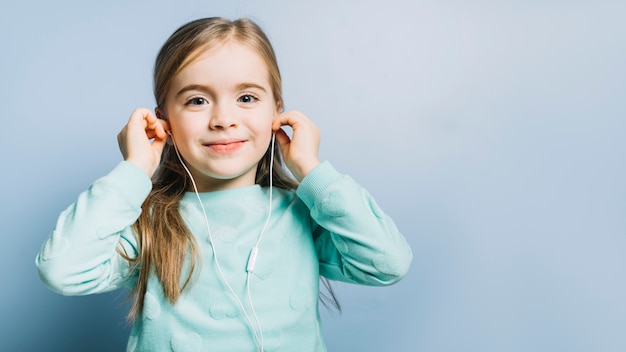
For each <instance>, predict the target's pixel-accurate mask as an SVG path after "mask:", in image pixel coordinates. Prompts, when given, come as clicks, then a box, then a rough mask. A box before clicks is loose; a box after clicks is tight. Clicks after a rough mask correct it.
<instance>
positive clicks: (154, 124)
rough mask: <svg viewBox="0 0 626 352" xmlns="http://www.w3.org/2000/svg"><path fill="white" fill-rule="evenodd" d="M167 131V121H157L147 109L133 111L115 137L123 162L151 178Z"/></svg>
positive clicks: (161, 151) (157, 163) (158, 160)
mask: <svg viewBox="0 0 626 352" xmlns="http://www.w3.org/2000/svg"><path fill="white" fill-rule="evenodd" d="M167 130H169V124H168V123H167V121H165V120H161V119H158V118H157V117H156V116H155V115H154V114H153V113H152V111H150V110H149V109H144V108H139V109H135V111H133V113H132V114H131V115H130V119H129V120H128V123H127V124H126V126H124V128H122V130H121V131H120V133H118V135H117V143H118V144H119V147H120V151H121V152H122V156H123V157H124V160H126V161H128V162H131V163H133V164H135V165H137V166H139V167H140V168H141V169H142V170H144V171H145V172H146V174H148V177H152V174H154V172H155V171H156V169H157V167H158V166H159V162H160V161H161V154H162V153H163V147H165V143H166V142H167V137H168V135H167Z"/></svg>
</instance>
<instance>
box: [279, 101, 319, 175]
mask: <svg viewBox="0 0 626 352" xmlns="http://www.w3.org/2000/svg"><path fill="white" fill-rule="evenodd" d="M281 126H291V128H292V129H293V136H292V138H289V136H288V135H287V133H286V132H285V131H284V130H283V129H282V128H281ZM272 130H273V131H275V132H276V140H277V141H278V145H279V146H280V149H281V151H282V152H283V158H284V159H285V164H286V165H287V167H288V168H289V171H291V173H292V174H293V175H294V176H295V177H296V179H297V180H298V181H302V179H303V178H304V177H305V176H306V175H307V174H308V173H309V172H310V171H311V170H313V169H314V168H315V167H316V166H317V165H319V163H320V161H319V159H318V157H317V154H318V151H319V146H320V132H319V129H318V128H317V126H315V124H314V123H313V122H312V121H311V120H309V118H308V117H306V116H305V115H304V114H303V113H301V112H299V111H296V110H290V111H287V112H284V113H282V114H280V115H279V116H277V117H276V118H275V119H274V122H272Z"/></svg>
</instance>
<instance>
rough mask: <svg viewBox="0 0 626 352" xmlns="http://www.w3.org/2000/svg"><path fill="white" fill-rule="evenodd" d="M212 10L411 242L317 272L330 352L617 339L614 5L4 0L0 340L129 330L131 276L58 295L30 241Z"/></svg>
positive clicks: (85, 344)
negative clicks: (328, 285)
mask: <svg viewBox="0 0 626 352" xmlns="http://www.w3.org/2000/svg"><path fill="white" fill-rule="evenodd" d="M213 15H220V16H225V17H229V18H235V17H240V16H245V17H251V18H252V19H254V20H256V21H257V22H258V23H259V24H260V25H261V26H262V27H263V28H264V29H265V30H266V31H267V33H268V35H269V36H270V38H271V40H272V41H273V43H274V45H275V49H276V51H277V54H278V58H279V64H280V66H281V70H282V74H283V78H284V90H285V99H286V105H287V109H298V110H301V111H303V112H304V113H306V114H307V115H308V116H309V117H310V118H312V119H313V120H314V121H315V122H316V123H317V124H318V126H319V127H320V129H321V132H322V146H321V150H320V154H321V157H322V158H323V159H329V160H331V162H332V163H333V164H334V165H335V167H336V168H337V169H339V170H340V171H342V172H344V173H348V174H350V175H352V176H353V178H355V179H356V180H357V181H358V182H360V183H361V184H362V185H364V186H365V187H366V188H367V189H368V190H369V191H370V192H371V193H372V194H373V195H374V196H375V198H376V199H377V200H378V202H379V204H380V205H381V206H382V207H383V209H385V210H386V212H387V213H388V214H390V215H391V216H392V217H393V218H394V219H395V220H396V222H397V224H398V226H399V228H400V229H401V230H402V232H403V233H404V234H405V235H406V237H407V239H408V240H409V242H410V244H411V246H412V248H413V252H414V257H415V259H414V261H413V264H412V267H411V271H410V272H409V274H408V276H407V277H406V278H405V279H404V280H403V281H401V282H400V283H399V284H397V285H395V286H391V287H386V288H372V287H360V286H353V285H347V284H336V285H335V286H336V289H337V291H338V294H339V298H340V299H341V301H342V303H343V306H344V312H343V314H341V315H340V314H338V313H336V312H332V311H330V312H329V311H325V310H323V311H322V315H323V320H324V330H325V336H326V339H327V344H328V348H329V350H330V351H437V352H440V351H626V284H625V282H626V253H625V251H626V185H625V180H626V166H625V161H626V139H625V138H624V137H623V135H624V131H625V128H626V120H625V113H626V97H625V95H626V94H625V93H626V68H625V62H626V35H625V34H626V22H625V21H624V17H625V15H626V3H625V2H623V1H583V0H581V1H577V0H571V1H550V0H547V1H504V0H503V1H490V0H482V1H480V0H478V1H462V0H450V1H435V0H419V1H400V0H387V1H380V2H376V1H355V0H352V1H342V2H339V1H330V0H328V1H301V2H295V1H228V2H226V1H223V2H218V1H189V0H188V1H171V2H166V1H139V0H138V1H116V0H112V1H106V2H100V3H98V2H93V3H91V2H86V1H72V0H59V1H54V2H44V1H41V2H37V1H33V0H27V1H19V2H18V1H13V2H3V3H2V5H0V60H1V63H2V64H1V65H0V77H1V78H0V102H1V107H0V113H1V116H2V117H1V119H2V125H1V127H2V128H1V129H2V138H1V139H0V143H1V147H2V153H1V154H0V157H1V158H2V160H1V164H2V172H1V173H0V175H1V177H2V180H1V181H2V182H0V187H1V189H0V191H1V194H2V207H3V211H2V212H1V213H0V216H1V217H2V218H1V219H0V220H1V221H0V270H1V285H2V288H1V289H0V305H1V306H0V312H1V313H0V341H1V343H0V349H1V350H3V351H87V350H89V351H120V350H123V349H124V348H125V344H126V339H127V336H128V333H129V327H128V326H127V325H125V322H124V316H125V314H126V306H125V304H124V299H125V297H126V294H127V292H114V293H110V294H103V295H96V296H89V297H63V296H60V295H57V294H55V293H53V292H51V291H49V290H47V289H46V288H45V287H44V286H43V285H42V284H41V283H40V281H39V279H38V276H37V272H36V268H35V265H34V258H35V255H36V253H37V252H38V250H39V247H40V246H41V244H42V243H43V241H44V239H45V238H46V237H47V236H48V235H49V233H50V231H51V230H52V228H53V227H54V223H55V220H56V217H57V216H58V214H59V213H60V212H61V211H62V210H63V209H64V208H66V207H67V206H68V205H69V204H70V203H71V202H73V200H74V199H75V198H76V196H77V195H78V193H79V192H80V191H82V190H83V189H85V188H87V187H88V186H89V184H90V183H91V182H92V181H94V180H95V179H96V178H98V177H100V176H102V175H104V174H106V173H107V172H108V171H109V170H110V169H111V168H112V167H113V166H114V165H115V164H116V163H117V162H119V161H120V160H121V156H120V154H119V152H118V148H117V141H116V135H117V132H118V131H119V130H120V129H121V128H122V127H123V125H124V124H125V122H126V121H127V119H128V116H129V115H130V113H131V112H132V110H133V109H134V108H135V107H139V106H142V107H149V108H152V107H153V106H154V102H153V98H152V96H151V70H152V66H153V60H154V57H155V55H156V53H157V50H158V49H159V47H160V45H161V44H162V43H163V41H164V40H165V39H166V38H167V36H169V34H170V33H171V32H172V31H174V30H175V29H176V28H177V27H178V26H180V25H182V24H183V23H185V22H187V21H190V20H193V19H196V18H198V17H206V16H213Z"/></svg>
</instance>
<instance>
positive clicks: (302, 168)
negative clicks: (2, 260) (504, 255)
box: [37, 18, 412, 352]
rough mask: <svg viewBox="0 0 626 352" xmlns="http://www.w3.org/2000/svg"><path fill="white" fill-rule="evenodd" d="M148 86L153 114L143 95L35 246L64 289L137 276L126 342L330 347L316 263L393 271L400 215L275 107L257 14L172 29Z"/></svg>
mask: <svg viewBox="0 0 626 352" xmlns="http://www.w3.org/2000/svg"><path fill="white" fill-rule="evenodd" d="M154 95H155V99H156V103H157V107H156V109H155V110H154V112H155V113H153V112H152V111H151V110H149V109H143V108H140V109H136V110H135V111H134V112H133V113H132V114H131V116H130V119H129V120H128V123H127V124H126V126H124V128H123V129H122V130H121V132H120V133H119V135H118V142H119V146H120V150H121V152H122V155H123V157H124V160H123V161H121V162H120V163H119V164H118V165H117V166H116V167H115V168H114V169H113V170H112V171H111V172H110V173H109V174H108V175H106V176H104V177H102V178H100V179H98V180H97V181H95V182H94V183H93V184H92V186H91V187H90V188H89V189H88V190H86V191H85V192H83V193H81V194H80V195H79V197H78V199H77V201H76V202H75V203H74V204H72V205H71V206H70V207H69V208H68V209H66V210H65V211H64V212H63V213H61V215H60V216H59V219H58V222H57V225H56V228H55V229H54V231H53V232H52V234H51V235H50V237H49V238H48V240H47V241H46V242H45V243H44V245H43V247H42V249H41V252H40V253H39V255H38V256H37V267H38V269H39V273H40V276H41V279H42V281H43V282H44V283H45V284H46V285H47V286H48V287H50V288H51V289H52V290H54V291H56V292H59V293H61V294H65V295H86V294H93V293H99V292H106V291H110V290H113V289H117V288H120V287H129V288H131V289H132V292H133V295H134V296H133V297H134V304H133V307H132V310H131V312H130V314H129V315H130V318H131V319H132V320H133V321H134V325H133V329H132V332H131V336H130V338H129V341H128V347H127V350H128V351H172V350H173V351H205V350H211V351H238V352H239V351H255V350H256V351H325V350H326V348H325V346H324V342H323V338H322V336H321V327H320V318H319V313H318V302H319V292H320V291H319V283H320V278H322V280H321V281H322V282H323V283H327V281H325V280H328V279H329V280H339V281H344V282H350V283H356V284H364V285H389V284H393V283H395V282H397V281H398V280H400V279H401V278H402V277H403V276H404V275H405V274H406V273H407V271H408V268H409V265H410V262H411V259H412V255H411V250H410V248H409V246H408V245H407V242H406V241H405V239H404V237H403V236H402V235H401V234H400V232H399V231H398V229H397V228H396V226H395V224H394V223H393V221H392V220H391V219H390V218H389V217H388V216H387V215H386V214H385V213H384V212H383V211H382V210H381V209H380V208H379V206H378V205H377V204H376V202H375V201H374V200H373V199H372V197H371V196H370V195H369V194H368V193H367V191H365V190H364V189H363V188H362V187H360V186H359V185H358V184H357V183H355V182H354V180H352V179H351V178H350V177H348V176H345V175H342V174H340V173H339V172H337V171H336V170H335V169H334V167H333V166H332V165H331V164H330V163H329V162H328V161H323V162H320V160H319V159H318V148H319V140H320V137H319V131H318V129H317V127H316V126H315V125H314V124H313V123H312V122H311V120H309V119H308V118H307V117H306V116H305V115H304V114H302V113H301V112H298V111H288V112H284V113H281V112H282V108H283V105H284V104H283V100H282V88H281V78H280V73H279V70H278V64H277V61H276V58H275V55H274V51H273V49H272V47H271V44H270V42H269V40H268V39H267V37H266V36H265V34H264V33H263V32H262V30H261V29H260V28H259V27H258V26H257V25H256V24H255V23H253V22H252V21H250V20H247V19H239V20H235V21H230V20H227V19H223V18H205V19H199V20H195V21H193V22H190V23H188V24H186V25H184V26H182V27H181V28H179V29H178V30H177V31H176V32H174V33H173V34H172V36H170V38H169V39H168V40H167V41H166V42H165V44H164V45H163V47H162V48H161V51H160V52H159V54H158V56H157V59H156V64H155V69H154ZM283 126H288V127H289V128H291V129H292V131H293V133H292V136H291V137H289V136H288V135H287V133H286V132H285V131H284V130H283ZM283 160H284V163H285V164H283ZM284 165H286V168H287V169H288V170H289V172H287V170H286V168H285V167H284ZM291 175H293V176H294V177H295V179H293V178H292V177H291ZM330 294H331V298H332V299H333V300H334V295H333V293H332V289H331V290H330ZM334 303H335V304H336V305H337V307H338V303H337V302H336V300H334Z"/></svg>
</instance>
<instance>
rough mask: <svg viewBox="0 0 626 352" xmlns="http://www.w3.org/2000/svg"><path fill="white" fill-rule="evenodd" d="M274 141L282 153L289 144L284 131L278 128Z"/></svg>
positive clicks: (287, 136) (289, 139) (289, 141)
mask: <svg viewBox="0 0 626 352" xmlns="http://www.w3.org/2000/svg"><path fill="white" fill-rule="evenodd" d="M276 141H277V142H278V145H279V146H280V149H281V150H283V151H284V150H285V147H287V146H288V145H289V143H291V138H289V135H287V132H285V130H283V129H282V128H279V129H278V131H276Z"/></svg>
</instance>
